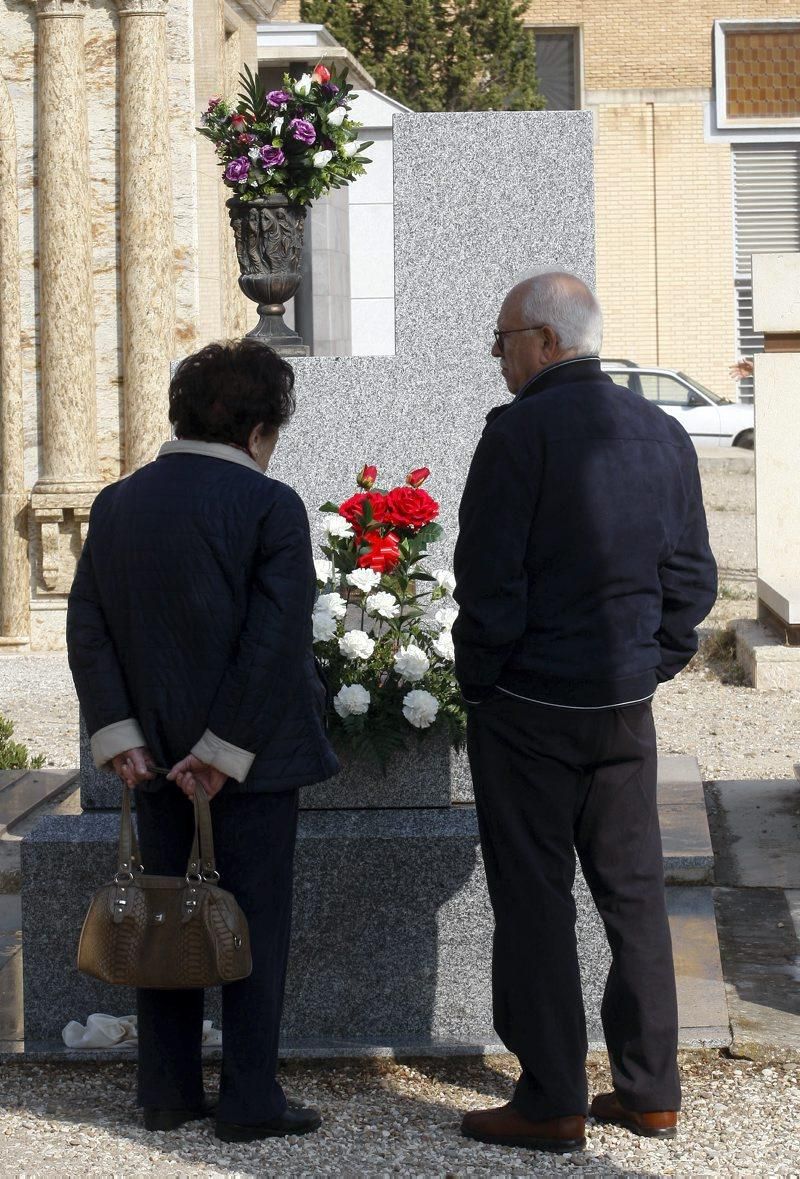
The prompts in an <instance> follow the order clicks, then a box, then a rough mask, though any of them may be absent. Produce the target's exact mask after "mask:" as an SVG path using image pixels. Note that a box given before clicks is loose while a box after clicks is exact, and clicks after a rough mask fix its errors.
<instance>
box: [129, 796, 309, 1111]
mask: <svg viewBox="0 0 800 1179" xmlns="http://www.w3.org/2000/svg"><path fill="white" fill-rule="evenodd" d="M297 807H298V792H297V791H296V790H290V791H286V792H282V793H280V794H237V793H226V788H225V787H223V788H222V790H221V792H220V793H219V794H218V795H217V796H216V798H214V799H212V802H211V817H212V822H213V827H214V847H215V851H216V857H217V868H218V869H219V872H220V877H221V878H220V886H221V887H222V888H225V889H228V891H229V892H232V893H233V894H234V896H235V897H236V899H237V901H238V902H239V904H240V905H241V907H242V909H243V911H244V913H245V916H246V917H247V920H248V923H249V926H250V941H251V948H252V954H253V973H252V974H251V975H250V977H249V978H246V979H242V980H241V981H240V982H235V983H228V984H227V985H226V986H224V987H223V988H222V1054H223V1060H222V1077H221V1083H220V1096H219V1107H218V1111H217V1117H218V1118H219V1120H220V1121H223V1122H234V1123H237V1124H240V1125H258V1124H259V1123H261V1122H264V1121H267V1120H268V1119H270V1118H274V1117H278V1116H280V1114H282V1113H283V1111H284V1109H285V1108H286V1098H285V1097H284V1095H283V1090H282V1089H281V1087H280V1085H279V1084H278V1082H277V1080H276V1079H275V1072H276V1069H277V1063H278V1031H279V1026H280V1019H281V1008H282V1006H283V988H284V981H285V977H286V962H287V958H288V953H289V930H290V925H291V912H292V861H293V856H294V845H295V836H296V833H297ZM136 808H137V824H138V830H139V841H140V844H141V851H142V859H143V860H144V866H145V871H147V872H152V873H157V874H162V875H168V876H182V875H183V874H184V873H185V871H186V864H187V861H188V858H189V851H190V848H191V842H192V834H193V832H194V809H193V807H192V805H191V803H190V802H189V801H188V800H187V799H186V797H185V796H184V795H183V794H182V793H181V792H180V790H178V788H177V786H173V785H172V783H167V784H166V786H164V787H163V788H162V789H160V790H157V791H152V792H151V791H144V790H137V792H136ZM203 994H204V993H203V991H201V990H186V991H154V990H140V991H137V999H138V1015H139V1104H140V1105H144V1106H155V1107H157V1108H160V1109H187V1108H195V1107H197V1106H199V1105H200V1104H201V1103H202V1100H203V1075H202V1068H201V1052H200V1041H201V1036H202V1025H203Z"/></svg>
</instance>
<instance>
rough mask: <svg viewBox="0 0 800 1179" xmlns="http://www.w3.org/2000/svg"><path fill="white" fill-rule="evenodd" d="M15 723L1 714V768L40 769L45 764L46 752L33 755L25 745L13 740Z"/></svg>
mask: <svg viewBox="0 0 800 1179" xmlns="http://www.w3.org/2000/svg"><path fill="white" fill-rule="evenodd" d="M13 736H14V725H13V724H12V722H11V721H10V720H7V719H6V717H4V716H1V715H0V770H38V769H40V767H41V766H43V765H44V754H42V753H40V754H38V755H37V756H36V757H33V758H32V757H31V755H30V751H29V750H28V748H27V747H26V746H25V745H20V744H19V743H18V742H16V741H14V740H12V738H13Z"/></svg>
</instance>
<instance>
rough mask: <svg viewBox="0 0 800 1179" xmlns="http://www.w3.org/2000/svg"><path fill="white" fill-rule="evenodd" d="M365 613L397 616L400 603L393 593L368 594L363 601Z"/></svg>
mask: <svg viewBox="0 0 800 1179" xmlns="http://www.w3.org/2000/svg"><path fill="white" fill-rule="evenodd" d="M364 605H365V606H366V609H367V614H377V615H378V616H379V617H380V618H397V615H398V614H399V613H400V604H399V603H398V601H397V598H396V597H395V596H394V594H387V593H381V594H370V595H369V597H368V598H367V600H366V602H365V603H364Z"/></svg>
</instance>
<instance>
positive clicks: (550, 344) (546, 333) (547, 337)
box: [542, 324, 558, 355]
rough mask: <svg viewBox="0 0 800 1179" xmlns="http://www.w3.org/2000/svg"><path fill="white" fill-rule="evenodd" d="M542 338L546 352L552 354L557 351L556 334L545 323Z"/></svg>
mask: <svg viewBox="0 0 800 1179" xmlns="http://www.w3.org/2000/svg"><path fill="white" fill-rule="evenodd" d="M542 339H543V341H544V346H545V349H546V350H547V352H548V353H550V355H553V354H554V353H555V352H557V351H558V336H557V335H556V333H555V332H554V331H553V329H552V328H551V327H550V326H549V325H547V324H545V326H544V327H543V328H542Z"/></svg>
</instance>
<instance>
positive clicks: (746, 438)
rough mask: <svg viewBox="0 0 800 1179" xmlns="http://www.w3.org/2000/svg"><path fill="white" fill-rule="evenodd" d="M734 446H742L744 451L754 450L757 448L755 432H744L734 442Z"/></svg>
mask: <svg viewBox="0 0 800 1179" xmlns="http://www.w3.org/2000/svg"><path fill="white" fill-rule="evenodd" d="M733 445H734V446H741V448H742V450H753V449H754V447H755V432H754V431H753V430H742V432H741V434H737V436H736V437H735V438H734V440H733Z"/></svg>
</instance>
